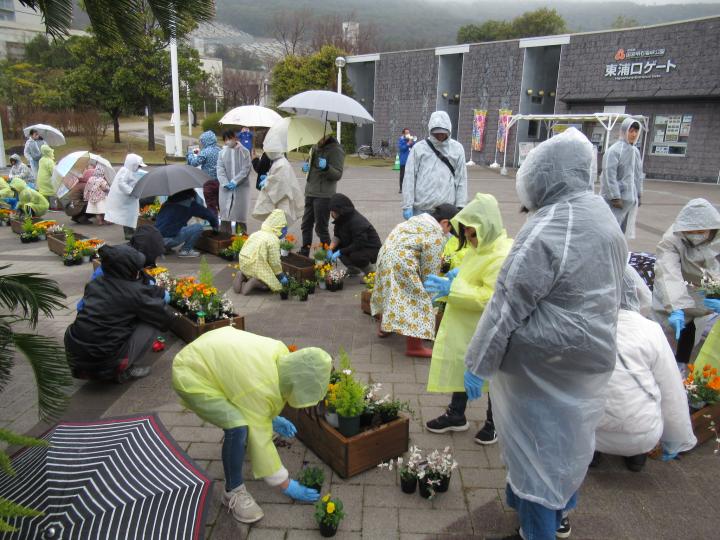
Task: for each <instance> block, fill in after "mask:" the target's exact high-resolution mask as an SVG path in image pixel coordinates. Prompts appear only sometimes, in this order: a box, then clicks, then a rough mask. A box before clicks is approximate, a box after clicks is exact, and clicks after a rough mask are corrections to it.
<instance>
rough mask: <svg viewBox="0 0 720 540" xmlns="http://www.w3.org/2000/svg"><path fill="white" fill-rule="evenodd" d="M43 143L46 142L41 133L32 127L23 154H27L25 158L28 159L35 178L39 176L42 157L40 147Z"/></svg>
mask: <svg viewBox="0 0 720 540" xmlns="http://www.w3.org/2000/svg"><path fill="white" fill-rule="evenodd" d="M43 144H45V141H43V139H42V137H41V136H40V133H39V132H38V131H37V130H36V129H31V130H30V135H29V136H28V139H27V141H25V149H24V151H23V155H24V156H25V159H27V162H28V165H30V170H31V171H32V177H33V179H35V178H37V173H38V167H39V166H40V158H41V157H42V153H41V152H40V147H41V146H42V145H43Z"/></svg>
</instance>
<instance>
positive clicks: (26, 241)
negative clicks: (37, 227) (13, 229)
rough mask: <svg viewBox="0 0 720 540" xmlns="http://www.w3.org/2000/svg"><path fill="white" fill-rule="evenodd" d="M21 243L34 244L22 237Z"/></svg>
mask: <svg viewBox="0 0 720 540" xmlns="http://www.w3.org/2000/svg"><path fill="white" fill-rule="evenodd" d="M20 242H22V243H23V244H29V243H30V242H32V240H30V239H29V238H23V237H22V236H21V237H20Z"/></svg>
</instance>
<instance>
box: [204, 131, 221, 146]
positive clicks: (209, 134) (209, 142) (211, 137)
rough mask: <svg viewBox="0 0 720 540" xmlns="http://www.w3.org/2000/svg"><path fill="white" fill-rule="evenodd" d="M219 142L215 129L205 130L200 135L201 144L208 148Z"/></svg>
mask: <svg viewBox="0 0 720 540" xmlns="http://www.w3.org/2000/svg"><path fill="white" fill-rule="evenodd" d="M216 144H217V137H216V136H215V132H214V131H205V132H203V134H202V135H200V146H202V147H203V148H207V147H209V146H214V145H216Z"/></svg>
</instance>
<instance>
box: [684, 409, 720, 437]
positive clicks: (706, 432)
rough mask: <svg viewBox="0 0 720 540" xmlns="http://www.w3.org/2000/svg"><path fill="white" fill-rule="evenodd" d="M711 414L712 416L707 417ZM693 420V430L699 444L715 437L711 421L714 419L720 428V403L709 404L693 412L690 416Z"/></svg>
mask: <svg viewBox="0 0 720 540" xmlns="http://www.w3.org/2000/svg"><path fill="white" fill-rule="evenodd" d="M706 416H709V417H710V418H706ZM690 420H691V421H692V426H693V431H694V432H695V436H696V437H697V440H698V445H700V444H702V443H704V442H705V441H708V440H710V439H712V438H714V437H715V433H713V431H711V430H710V429H709V428H710V422H711V421H714V422H715V425H716V426H717V428H718V429H719V430H720V403H716V404H715V405H708V406H706V407H703V408H702V409H700V410H699V411H697V412H695V413H693V414H692V415H691V417H690Z"/></svg>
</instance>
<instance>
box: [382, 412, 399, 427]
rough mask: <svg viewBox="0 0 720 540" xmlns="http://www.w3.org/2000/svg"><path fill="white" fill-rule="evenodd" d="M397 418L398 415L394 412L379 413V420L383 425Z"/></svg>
mask: <svg viewBox="0 0 720 540" xmlns="http://www.w3.org/2000/svg"><path fill="white" fill-rule="evenodd" d="M397 417H398V414H397V413H396V412H385V411H383V412H381V413H380V419H381V420H382V423H383V424H387V423H388V422H392V421H393V420H395V419H396V418H397Z"/></svg>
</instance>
